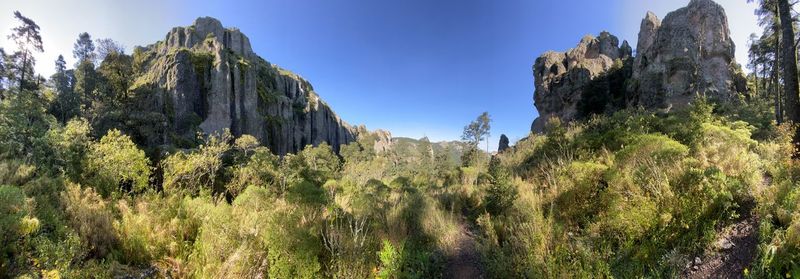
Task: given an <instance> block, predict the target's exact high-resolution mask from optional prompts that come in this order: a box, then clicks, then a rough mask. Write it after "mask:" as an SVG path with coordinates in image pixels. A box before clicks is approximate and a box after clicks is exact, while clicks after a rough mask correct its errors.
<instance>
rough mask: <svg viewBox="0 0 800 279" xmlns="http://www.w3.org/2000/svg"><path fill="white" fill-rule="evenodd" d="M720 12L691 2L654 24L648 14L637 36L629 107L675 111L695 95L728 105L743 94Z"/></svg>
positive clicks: (699, 0)
mask: <svg viewBox="0 0 800 279" xmlns="http://www.w3.org/2000/svg"><path fill="white" fill-rule="evenodd" d="M734 53H735V45H734V43H733V40H732V39H731V37H730V30H729V29H728V18H727V17H726V15H725V10H724V9H723V8H722V6H720V5H719V4H717V3H715V2H714V1H712V0H692V1H691V2H689V5H688V6H687V7H684V8H681V9H678V10H676V11H673V12H671V13H669V14H667V16H666V17H665V18H664V21H663V22H659V20H658V18H657V17H656V16H655V15H654V14H653V13H650V12H648V13H647V16H646V17H645V19H644V20H643V21H642V29H641V31H640V33H639V44H638V55H637V57H636V63H635V65H636V66H635V67H634V74H633V76H634V77H635V78H636V81H637V82H635V83H631V85H632V87H633V88H630V90H632V91H633V92H636V93H637V94H635V95H634V96H635V97H636V98H634V99H633V100H631V101H632V105H640V106H643V107H646V108H669V107H680V106H684V105H686V104H688V103H689V102H690V101H691V100H692V99H693V98H694V97H695V96H696V95H698V94H699V95H702V96H706V97H709V98H712V99H718V100H723V101H724V100H729V99H731V98H732V97H733V96H735V95H736V94H737V93H738V92H744V91H745V90H746V81H745V79H744V76H743V75H742V73H741V70H740V68H739V66H738V65H737V64H736V60H735V57H734Z"/></svg>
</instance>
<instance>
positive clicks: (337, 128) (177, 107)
mask: <svg viewBox="0 0 800 279" xmlns="http://www.w3.org/2000/svg"><path fill="white" fill-rule="evenodd" d="M134 60H135V64H136V65H135V66H136V67H139V68H140V69H142V71H145V72H146V73H147V74H145V75H143V76H141V77H140V78H139V79H138V80H136V81H135V83H134V85H133V87H132V91H133V92H136V91H137V90H150V91H155V92H156V95H157V96H161V98H160V99H159V100H158V104H157V105H158V107H161V108H162V110H163V112H164V113H165V114H166V115H167V118H168V120H167V123H164V126H165V130H166V132H165V133H164V136H163V143H176V142H179V141H182V140H186V139H191V138H193V137H194V135H195V133H196V132H203V133H206V134H211V133H219V132H222V131H223V130H225V129H229V130H230V131H231V133H232V134H233V135H234V136H239V135H243V134H250V135H253V136H255V137H256V138H258V139H259V140H260V141H261V142H262V144H264V145H266V146H268V147H269V148H270V149H271V150H272V151H273V152H275V153H277V154H286V153H291V152H296V151H298V150H300V149H302V148H303V147H304V146H306V145H309V144H312V145H317V144H320V143H322V142H327V143H328V144H330V145H331V146H333V148H334V149H335V150H338V148H339V145H341V144H346V143H349V142H351V141H353V140H354V139H355V137H356V136H357V131H356V129H354V128H353V127H351V126H350V125H348V124H347V123H345V122H344V121H342V120H341V119H339V117H338V116H337V115H336V114H335V113H334V112H333V110H332V109H331V108H330V107H329V106H328V105H327V104H326V103H325V102H323V101H322V100H321V99H320V97H319V95H317V94H316V93H315V92H314V88H313V87H312V86H311V84H310V83H309V82H308V81H306V80H304V79H303V78H301V77H300V76H298V75H296V74H293V73H291V72H288V71H286V70H283V69H281V68H279V67H277V66H275V65H272V64H270V63H269V62H267V61H266V60H264V59H262V58H261V57H259V56H258V55H256V54H255V53H254V52H253V50H252V48H251V46H250V40H249V39H248V38H247V36H245V35H244V34H242V33H241V32H240V31H239V30H238V29H231V28H224V27H223V26H222V23H220V22H219V21H218V20H216V19H214V18H209V17H202V18H198V19H197V20H196V21H195V22H194V24H193V25H191V26H188V27H176V28H173V29H172V30H171V31H170V32H169V33H167V35H166V38H165V39H164V40H163V41H160V42H158V43H156V44H153V45H150V46H147V47H143V48H138V49H136V51H135V54H134Z"/></svg>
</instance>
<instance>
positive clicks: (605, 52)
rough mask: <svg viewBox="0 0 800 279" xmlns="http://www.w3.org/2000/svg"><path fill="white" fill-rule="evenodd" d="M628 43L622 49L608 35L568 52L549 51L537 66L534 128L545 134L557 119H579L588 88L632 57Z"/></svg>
mask: <svg viewBox="0 0 800 279" xmlns="http://www.w3.org/2000/svg"><path fill="white" fill-rule="evenodd" d="M630 55H631V49H630V46H629V45H628V43H627V42H624V43H623V45H622V46H620V45H619V39H617V37H616V36H614V35H611V34H610V33H608V32H602V33H600V35H599V36H597V37H593V36H589V35H587V36H585V37H583V39H582V40H581V41H580V43H578V46H576V47H575V48H573V49H570V50H569V51H567V52H554V51H548V52H546V53H544V54H542V56H540V57H539V58H537V59H536V62H535V64H534V65H533V73H534V85H535V87H536V92H535V94H534V104H535V106H536V109H537V110H538V111H539V118H537V119H536V120H535V121H534V122H533V125H532V127H531V129H532V130H533V131H542V129H543V128H544V124H545V122H546V121H547V120H548V119H550V118H552V117H557V118H559V119H561V120H562V121H571V120H574V119H576V118H577V117H578V109H577V105H578V103H579V102H580V100H581V98H582V95H583V94H582V93H583V89H584V87H585V85H587V84H588V83H589V82H590V81H592V80H593V79H595V78H596V77H598V76H600V75H603V74H605V73H607V72H608V71H609V70H610V69H611V68H612V67H614V64H615V60H617V59H624V58H626V57H630Z"/></svg>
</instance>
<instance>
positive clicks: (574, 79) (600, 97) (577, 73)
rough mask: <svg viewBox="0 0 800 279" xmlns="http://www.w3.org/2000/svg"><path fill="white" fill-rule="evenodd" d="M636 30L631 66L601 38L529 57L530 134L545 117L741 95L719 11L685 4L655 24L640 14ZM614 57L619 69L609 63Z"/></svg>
mask: <svg viewBox="0 0 800 279" xmlns="http://www.w3.org/2000/svg"><path fill="white" fill-rule="evenodd" d="M640 28H641V29H640V31H639V41H638V42H637V55H636V57H634V58H633V61H631V60H630V59H628V58H627V56H630V55H631V52H632V51H631V49H630V45H628V44H627V42H624V43H623V45H622V46H620V47H616V42H617V39H616V37H613V36H611V35H610V34H608V33H606V32H603V33H601V34H600V36H599V37H598V38H593V37H590V36H589V37H584V38H583V40H581V42H580V44H578V46H577V47H576V48H574V49H571V50H569V51H567V52H566V53H558V52H552V51H551V52H546V53H544V54H542V56H540V57H539V58H538V59H536V62H535V64H534V66H533V72H534V82H535V86H536V91H535V92H534V103H535V106H536V109H537V110H538V111H539V118H537V119H536V120H535V121H534V122H533V125H532V127H531V130H532V131H533V132H542V130H543V128H544V124H545V122H546V121H547V120H548V119H550V118H553V117H555V118H559V119H560V120H561V121H562V122H569V121H572V120H575V119H578V118H580V117H585V116H588V115H589V114H595V113H604V112H605V113H608V112H613V111H614V110H617V109H621V108H624V107H639V106H641V107H644V108H646V109H659V110H663V109H667V110H669V109H671V108H673V107H681V106H685V105H686V104H688V103H689V102H690V101H691V100H692V99H693V98H694V97H695V96H698V95H701V96H705V97H708V98H711V99H716V100H721V101H725V100H730V99H733V97H734V96H735V95H736V94H738V93H739V92H745V91H746V90H747V88H746V79H745V77H744V75H743V73H742V71H741V68H740V66H739V65H738V64H736V60H735V59H734V53H735V51H734V50H735V46H734V43H733V40H731V38H730V30H729V29H728V19H727V17H726V15H725V10H724V9H723V8H722V6H720V5H719V4H717V3H715V2H714V1H712V0H691V2H690V3H689V5H688V6H687V7H684V8H681V9H678V10H676V11H673V12H671V13H669V14H668V15H667V16H666V17H665V19H664V21H663V22H662V21H660V20H659V19H658V17H656V15H655V14H653V13H652V12H648V13H647V14H646V16H645V18H644V19H643V20H642V23H641V26H640ZM626 55H627V56H626ZM617 58H620V60H621V61H622V63H621V64H620V63H617V65H614V63H613V61H614V60H615V59H617Z"/></svg>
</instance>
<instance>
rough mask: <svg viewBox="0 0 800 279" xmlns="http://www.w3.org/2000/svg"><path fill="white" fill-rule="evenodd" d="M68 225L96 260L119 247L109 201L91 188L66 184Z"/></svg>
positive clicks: (65, 200) (65, 197)
mask: <svg viewBox="0 0 800 279" xmlns="http://www.w3.org/2000/svg"><path fill="white" fill-rule="evenodd" d="M61 199H62V203H63V204H64V207H65V208H64V212H65V213H66V215H67V219H68V223H69V224H70V226H71V227H72V228H73V229H74V230H75V232H77V234H78V236H80V238H81V240H82V241H83V243H84V244H85V245H87V251H89V253H90V256H92V257H94V258H103V257H105V256H106V255H107V254H108V253H109V252H111V250H112V249H113V248H114V246H115V245H116V244H117V238H116V234H114V228H113V226H112V220H113V219H112V217H111V214H110V211H109V210H108V208H107V204H106V202H105V201H104V200H103V198H102V197H101V196H100V195H99V194H97V193H96V192H95V191H94V190H93V189H92V188H88V187H87V188H85V189H81V186H80V185H77V184H70V185H67V190H66V191H65V192H63V193H62V194H61Z"/></svg>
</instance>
